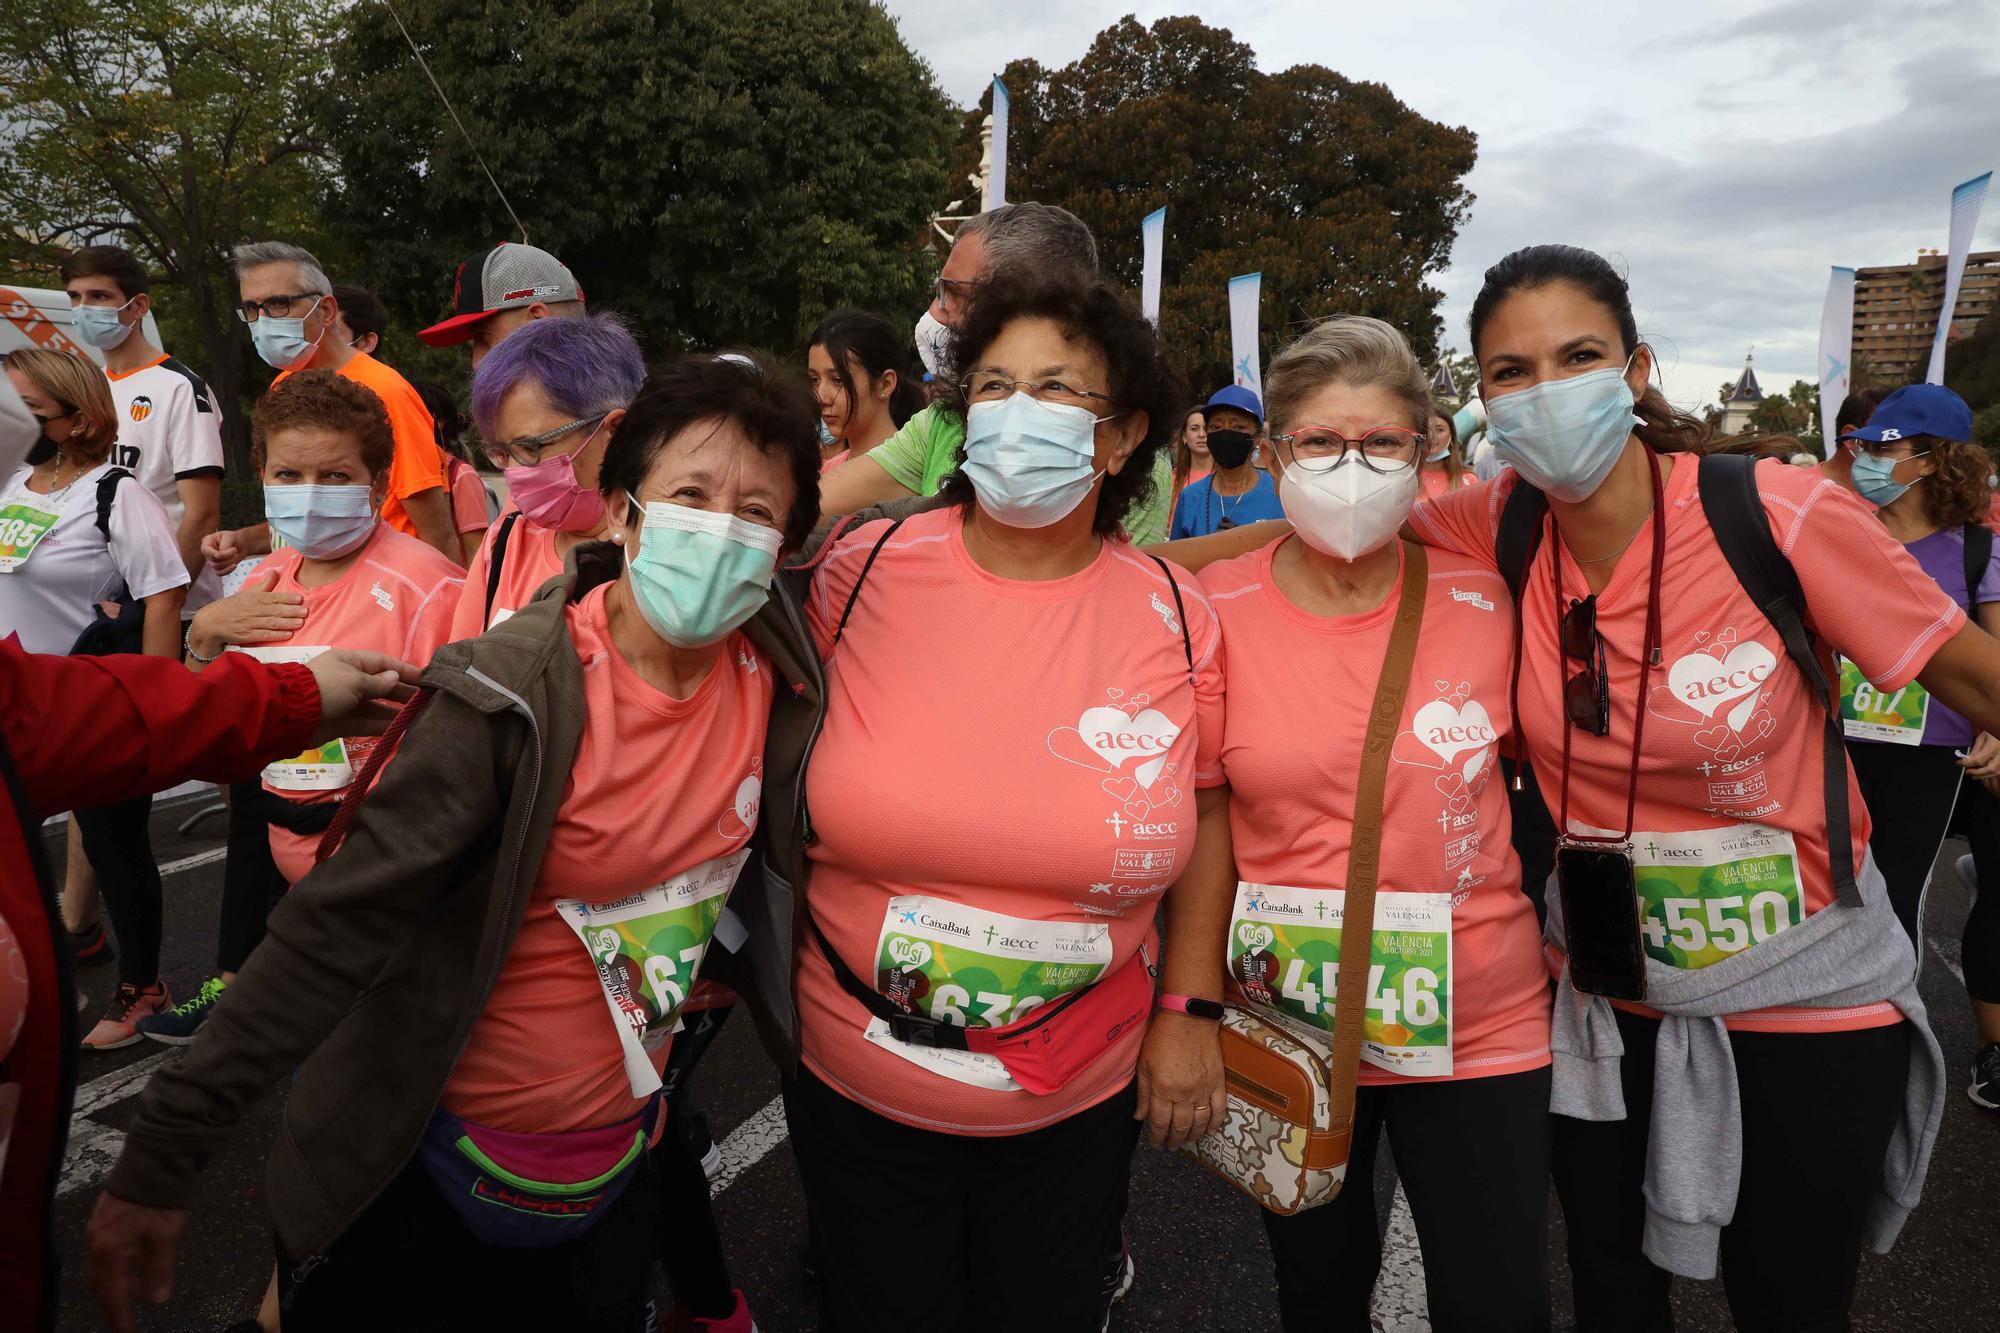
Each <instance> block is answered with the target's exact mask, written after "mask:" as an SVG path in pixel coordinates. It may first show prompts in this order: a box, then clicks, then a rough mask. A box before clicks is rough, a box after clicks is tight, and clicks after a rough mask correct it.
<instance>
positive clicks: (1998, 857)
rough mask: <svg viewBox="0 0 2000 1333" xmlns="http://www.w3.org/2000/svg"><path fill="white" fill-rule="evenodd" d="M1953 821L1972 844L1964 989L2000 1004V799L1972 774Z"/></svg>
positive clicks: (1961, 795) (1973, 996) (1988, 1002)
mask: <svg viewBox="0 0 2000 1333" xmlns="http://www.w3.org/2000/svg"><path fill="white" fill-rule="evenodd" d="M1958 814H1959V817H1958V818H1957V819H1956V820H1954V821H1953V822H1954V823H1955V824H1956V825H1957V826H1958V828H1959V830H1960V831H1961V832H1963V833H1964V834H1965V840H1966V841H1967V842H1969V843H1971V844H1972V861H1973V865H1974V867H1975V869H1974V872H1973V873H1974V875H1975V876H1976V877H1977V879H1978V881H1979V883H1978V884H1977V885H1976V886H1968V887H1972V888H1973V895H1972V911H1971V913H1969V914H1968V915H1967V916H1966V918H1965V936H1964V939H1963V941H1962V945H1963V952H1964V960H1965V991H1966V994H1968V995H1970V996H1971V997H1972V998H1973V999H1975V1000H1977V1001H1979V1002H1980V1003H1981V1004H2000V800H1996V799H1994V796H1993V793H1992V792H1990V791H1988V790H1986V788H1985V787H1983V786H1981V785H1980V784H1979V783H1977V782H1973V781H1970V780H1968V781H1967V782H1966V784H1965V786H1964V787H1963V788H1961V789H1960V790H1959V793H1958Z"/></svg>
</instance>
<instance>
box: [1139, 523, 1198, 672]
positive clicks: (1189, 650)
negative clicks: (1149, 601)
mask: <svg viewBox="0 0 2000 1333" xmlns="http://www.w3.org/2000/svg"><path fill="white" fill-rule="evenodd" d="M1146 558H1147V559H1149V560H1151V561H1152V562H1153V563H1154V564H1156V565H1158V566H1159V567H1160V573H1162V574H1164V575H1165V576H1166V579H1167V587H1169V588H1171V589H1172V590H1173V594H1174V615H1175V616H1176V617H1178V618H1179V620H1180V622H1181V650H1182V651H1183V652H1185V653H1186V654H1187V664H1188V679H1190V680H1192V679H1194V640H1193V639H1191V638H1189V637H1188V627H1187V603H1185V602H1183V601H1182V600H1181V585H1180V583H1179V581H1178V580H1176V579H1175V578H1174V571H1173V570H1172V569H1170V568H1169V567H1168V565H1167V562H1166V561H1164V560H1162V559H1160V557H1158V556H1156V555H1154V554H1153V553H1152V552H1151V551H1148V552H1146Z"/></svg>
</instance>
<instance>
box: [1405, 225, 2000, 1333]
mask: <svg viewBox="0 0 2000 1333" xmlns="http://www.w3.org/2000/svg"><path fill="white" fill-rule="evenodd" d="M1471 326H1472V327H1471V332H1472V341H1473V352H1474V355H1475V356H1476V357H1477V359H1478V362H1479V369H1480V380H1481V397H1482V398H1483V400H1484V402H1485V404H1486V408H1487V411H1488V413H1489V414H1490V418H1491V420H1490V422H1489V425H1488V432H1489V434H1490V436H1491V438H1492V439H1493V441H1494V444H1495V446H1496V448H1497V449H1498V450H1499V451H1500V453H1501V454H1502V455H1503V456H1504V457H1506V458H1507V460H1508V461H1509V462H1511V463H1512V464H1513V467H1514V473H1513V475H1512V476H1511V477H1503V478H1501V479H1500V480H1498V481H1495V482H1492V483H1487V484H1484V485H1481V486H1477V487H1474V488H1472V489H1469V490H1464V491H1458V492H1454V493H1452V494H1451V495H1449V496H1446V497H1444V498H1441V499H1437V500H1430V501H1425V502H1423V503H1421V504H1419V505H1418V506H1417V507H1416V510H1415V511H1414V513H1413V515H1412V520H1411V521H1412V524H1413V527H1414V529H1415V531H1416V532H1417V534H1418V535H1420V536H1421V537H1422V538H1423V539H1424V540H1425V541H1427V542H1429V543H1432V544H1434V545H1437V546H1440V547H1443V548H1444V549H1447V550H1452V551H1457V552H1460V553H1463V554H1465V555H1469V556H1474V557H1477V558H1480V559H1483V560H1486V561H1490V562H1492V563H1493V564H1494V565H1495V566H1496V567H1498V568H1499V569H1500V570H1501V572H1502V575H1503V577H1509V578H1510V579H1517V580H1519V587H1520V588H1521V593H1520V596H1519V599H1518V608H1519V624H1520V635H1519V647H1518V649H1517V652H1518V666H1517V669H1516V674H1517V680H1518V691H1519V698H1518V703H1517V707H1516V710H1515V725H1516V728H1517V731H1518V733H1519V735H1520V738H1521V744H1522V745H1523V746H1524V747H1525V752H1526V757H1527V758H1528V759H1529V760H1530V761H1531V762H1532V765H1533V768H1534V771H1535V774H1536V777H1537V778H1538V780H1539V783H1540V787H1541V790H1542V792H1543V794H1544V795H1545V797H1546V798H1547V800H1548V803H1549V807H1550V812H1551V814H1553V815H1554V817H1555V824H1556V828H1557V829H1558V830H1559V832H1560V834H1561V836H1560V839H1559V842H1558V847H1557V852H1556V857H1557V860H1556V873H1555V875H1554V876H1553V879H1552V890H1553V891H1551V892H1550V893H1549V894H1548V898H1549V902H1548V908H1549V921H1548V929H1547V938H1548V943H1549V952H1550V957H1551V960H1552V966H1554V967H1555V968H1556V969H1557V970H1558V975H1559V986H1558V990H1557V995H1556V1005H1555V1014H1554V1020H1553V1032H1552V1039H1551V1044H1552V1046H1553V1047H1554V1050H1555V1053H1556V1061H1555V1091H1554V1096H1553V1100H1552V1106H1553V1109H1554V1110H1555V1111H1556V1113H1557V1114H1556V1115H1555V1118H1554V1158H1553V1160H1554V1174H1555V1179H1556V1186H1557V1190H1558V1193H1559V1194H1560V1196H1561V1199H1562V1205H1563V1212H1564V1217H1565V1221H1566V1225H1567V1231H1568V1236H1569V1258H1570V1267H1571V1272H1572V1274H1573V1277H1574V1286H1575V1292H1576V1306H1577V1316H1578V1327H1579V1328H1580V1329H1584V1330H1592V1329H1667V1328H1671V1327H1672V1314H1671V1311H1670V1308H1669V1304H1668V1293H1669V1288H1670V1285H1671V1281H1672V1276H1671V1275H1672V1274H1674V1273H1683V1274H1686V1275H1688V1276H1692V1277H1707V1276H1711V1275H1712V1274H1713V1273H1714V1271H1715V1267H1716V1260H1717V1253H1718V1249H1719V1251H1720V1256H1721V1268H1722V1276H1723V1282H1724V1286H1725V1288H1726V1290H1727V1293H1728V1296H1729V1302H1730V1307H1731V1310H1732V1311H1733V1313H1734V1315H1735V1319H1736V1325H1737V1327H1738V1328H1741V1329H1745V1330H1762V1329H1792V1328H1834V1327H1844V1326H1845V1324H1846V1311H1847V1308H1848V1305H1849V1303H1850V1301H1851V1298H1852V1294H1853V1287H1854V1276H1855V1270H1856V1267H1857V1263H1858V1251H1859V1249H1860V1247H1861V1246H1862V1245H1863V1244H1864V1243H1866V1244H1868V1245H1870V1246H1871V1247H1873V1248H1876V1249H1878V1250H1880V1249H1886V1248H1887V1246H1888V1245H1889V1244H1890V1243H1891V1241H1893V1239H1894V1238H1895V1235H1896V1233H1897V1231H1898V1229H1899V1228H1900V1226H1901V1223H1902V1221H1903V1219H1904V1217H1905V1216H1906V1215H1907V1213H1908V1211H1909V1209H1910V1208H1911V1207H1912V1206H1913V1205H1914V1204H1915V1202H1916V1200H1917V1196H1918V1192H1919V1190H1920V1188H1921V1185H1922V1182H1923V1178H1924V1173H1925V1169H1926V1167H1927V1165H1928V1159H1929V1152H1930V1146H1931V1142H1932V1140H1933V1137H1934V1136H1935V1133H1936V1128H1937V1124H1938V1116H1939V1112H1940V1108H1941V1103H1940V1101H1939V1100H1938V1099H1939V1098H1940V1097H1941V1096H1942V1089H1943V1071H1942V1065H1941V1057H1940V1055H1939V1052H1938V1048H1937V1043H1936V1042H1935V1040H1934V1039H1933V1038H1932V1037H1931V1035H1930V1031H1929V1029H1928V1027H1927V1026H1926V1024H1925V1022H1924V1010H1923V1004H1922V1002H1921V1000H1920V999H1919V998H1918V996H1917V992H1916V986H1915V960H1914V956H1913V955H1912V953H1911V950H1910V942H1909V940H1908V938H1907V937H1906V936H1905V935H1904V933H1903V931H1902V929H1901V928H1900V927H1899V926H1898V925H1897V923H1896V918H1895V914H1894V912H1893V911H1892V910H1891V909H1890V904H1889V900H1888V894H1887V893H1886V891H1885V890H1884V887H1883V883H1882V876H1881V874H1880V872H1879V871H1878V870H1877V869H1876V867H1875V864H1874V862H1873V860H1872V859H1871V858H1870V857H1869V855H1868V834H1869V830H1870V821H1869V812H1868V810H1867V807H1866V806H1865V805H1863V803H1862V801H1861V795H1860V792H1859V790H1858V789H1857V788H1856V786H1855V783H1854V779H1853V775H1852V773H1851V771H1850V770H1849V769H1848V766H1847V764H1846V757H1845V750H1844V747H1843V746H1842V745H1841V743H1840V738H1839V730H1838V727H1837V726H1835V725H1834V724H1833V723H1832V722H1831V721H1830V720H1829V708H1830V706H1831V703H1832V701H1831V700H1830V698H1829V693H1830V690H1829V688H1828V687H1827V685H1826V681H1825V676H1824V663H1823V660H1822V659H1821V658H1820V657H1819V655H1818V650H1817V647H1816V645H1815V646H1808V644H1807V642H1806V633H1805V631H1804V630H1803V628H1802V627H1800V626H1797V625H1795V624H1794V623H1793V621H1794V616H1795V615H1796V616H1797V618H1798V619H1799V620H1801V621H1803V622H1804V623H1805V624H1810V625H1811V626H1812V628H1813V630H1814V631H1815V632H1816V633H1817V635H1818V636H1819V637H1820V639H1822V640H1823V641H1825V642H1826V643H1829V644H1830V645H1831V646H1832V648H1834V649H1835V650H1837V651H1839V652H1840V653H1841V654H1843V655H1844V656H1846V657H1848V658H1850V659H1851V660H1853V661H1854V662H1856V663H1857V664H1858V666H1859V669H1860V670H1861V671H1862V673H1863V674H1864V675H1866V676H1867V677H1868V679H1869V680H1870V681H1871V682H1872V683H1873V685H1874V686H1875V687H1876V688H1878V689H1884V690H1888V691H1891V692H1893V691H1895V690H1897V689H1900V688H1902V687H1903V686H1905V685H1907V684H1908V683H1909V682H1910V680H1911V679H1912V678H1917V679H1920V680H1921V681H1922V682H1923V684H1924V685H1925V687H1926V688H1927V689H1929V690H1931V691H1932V692H1933V693H1935V694H1936V695H1937V696H1938V697H1939V698H1940V699H1943V700H1945V701H1947V702H1948V703H1950V705H1951V706H1952V707H1954V708H1956V709H1958V710H1959V711H1960V712H1963V713H1965V714H1966V715H1967V716H1968V717H1970V718H1971V719H1972V720H1973V721H1974V723H1975V724H1976V725H1980V726H1986V727H1989V728H1990V727H1991V726H1992V725H1993V724H1994V723H1995V722H1996V721H2000V643H1996V642H1995V641H1994V640H1993V639H1991V638H1990V637H1988V636H1987V635H1986V634H1985V633H1984V632H1983V631H1981V630H1979V629H1978V628H1976V627H1974V626H1972V625H1970V624H1968V623H1967V620H1966V617H1965V613H1964V612H1963V611H1961V610H1960V609H1959V608H1958V607H1956V606H1954V605H1953V604H1952V602H1951V599H1950V598H1949V597H1947V596H1945V595H1944V593H1943V592H1942V591H1940V590H1939V588H1938V586H1937V584H1936V583H1935V582H1933V581H1932V580H1931V579H1930V578H1929V577H1928V576H1927V575H1925V573H1924V572H1923V570H1922V568H1921V567H1919V566H1918V564H1917V562H1916V561H1915V560H1913V559H1911V558H1910V556H1909V555H1908V554H1907V553H1906V552H1905V551H1904V550H1903V549H1902V547H1901V546H1900V545H1899V544H1898V543H1897V542H1896V541H1895V540H1894V539H1893V538H1891V537H1890V535H1889V534H1888V533H1887V532H1886V531H1885V530H1884V529H1883V527H1882V525H1881V523H1879V522H1878V521H1876V519H1875V518H1874V516H1873V515H1871V514H1870V513H1868V512H1867V510H1866V509H1864V508H1863V507H1862V506H1861V505H1859V504H1857V503H1856V502H1855V501H1854V499H1853V498H1852V497H1851V496H1849V495H1848V494H1847V493H1846V492H1844V491H1842V490H1840V489H1839V488H1838V487H1837V486H1835V485H1834V484H1832V483H1830V482H1827V481H1824V480H1823V479H1821V478H1819V477H1817V476H1816V475H1814V474H1813V473H1812V472H1809V471H1805V470H1802V469H1798V468H1793V467H1789V466H1787V465H1785V464H1783V463H1780V462H1775V461H1773V462H1764V463H1752V462H1750V461H1746V460H1739V459H1735V458H1725V457H1715V458H1706V459H1704V458H1701V457H1699V456H1698V449H1699V447H1700V445H1701V444H1702V443H1703V439H1704V432H1703V430H1702V429H1701V427H1700V426H1699V425H1698V424H1697V423H1695V422H1693V421H1691V420H1689V419H1688V418H1686V417H1685V416H1682V415H1681V414H1679V413H1677V412H1675V411H1674V410H1673V409H1672V408H1670V407H1669V406H1668V405H1667V403H1666V401H1665V400H1664V399H1663V398H1662V397H1661V396H1660V395H1659V393H1658V392H1657V391H1655V390H1653V389H1652V388H1651V387H1650V386H1649V385H1648V383H1647V381H1648V378H1649V376H1650V375H1651V373H1652V368H1653V357H1652V352H1651V350H1650V349H1649V348H1648V347H1646V346H1645V345H1644V344H1642V343H1641V342H1640V341H1639V338H1638V333H1637V330H1636V327H1635V324H1634V320H1633V316H1632V304H1631V298H1630V295H1629V294H1628V292H1627V289H1626V284H1625V282H1624V280H1623V279H1622V278H1620V277H1619V276H1618V275H1617V273H1616V272H1614V271H1613V269H1612V268H1611V266H1610V265H1609V264H1607V263H1606V262H1605V261H1604V260H1603V259H1601V258H1599V257H1598V256H1597V255H1594V254H1591V253H1590V252H1588V251H1584V250H1579V249H1575V248H1573V247H1569V246H1537V247H1534V248H1531V249H1527V250H1521V251H1517V252H1515V253H1514V254H1512V255H1509V256H1508V257H1507V258H1505V259H1503V260H1502V261H1501V262H1500V263H1498V264H1496V265H1495V266H1494V267H1493V268H1491V269H1489V270H1488V271H1487V273H1486V280H1485V285H1484V288H1483V289H1482V290H1481V292H1480V294H1479V296H1478V298H1477V300H1475V302H1474V303H1473V308H1472V319H1471ZM1753 468H1754V471H1753ZM1543 506H1545V508H1544V507H1543ZM1732 553H1733V555H1732ZM1753 557H1754V558H1753ZM1759 562H1761V563H1759ZM1787 563H1789V566H1790V569H1791V571H1792V573H1793V577H1795V578H1796V580H1797V583H1798V585H1799V586H1800V587H1801V589H1802V597H1801V598H1800V600H1801V601H1802V602H1803V607H1804V609H1803V611H1802V612H1795V610H1794V609H1793V607H1792V604H1791V600H1790V597H1789V595H1788V594H1783V593H1782V583H1781V577H1780V576H1781V575H1782V573H1783V566H1784V565H1785V564H1787ZM1739 570H1741V571H1742V573H1741V574H1739V572H1738V571H1739ZM1773 570H1776V571H1777V572H1776V573H1773V572H1771V571H1773ZM1746 580H1748V581H1751V582H1754V583H1757V584H1759V585H1766V584H1769V585H1775V586H1778V587H1780V589H1781V593H1776V594H1769V595H1760V596H1753V595H1752V593H1751V592H1750V591H1749V590H1748V589H1746V586H1745V581H1746ZM1766 592H1767V593H1768V589H1766ZM1773 617H1775V618H1776V620H1777V623H1775V624H1774V620H1773ZM1786 630H1790V632H1791V640H1792V644H1793V646H1792V647H1790V648H1788V644H1787V640H1786V637H1785V636H1784V632H1785V631H1786ZM1802 662H1803V663H1804V664H1805V665H1803V666H1802V665H1801V663H1802ZM1808 673H1810V676H1817V677H1818V680H1810V679H1809V674H1808Z"/></svg>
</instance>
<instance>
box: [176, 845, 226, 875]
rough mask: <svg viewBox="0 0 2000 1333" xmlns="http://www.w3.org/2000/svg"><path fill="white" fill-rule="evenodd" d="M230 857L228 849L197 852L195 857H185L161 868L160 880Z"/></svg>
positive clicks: (216, 848)
mask: <svg viewBox="0 0 2000 1333" xmlns="http://www.w3.org/2000/svg"><path fill="white" fill-rule="evenodd" d="M228 855H229V848H227V847H211V848H209V849H208V850H207V851H205V852H196V853H195V854H194V855H193V856H183V857H182V858H181V859H180V860H178V861H167V862H165V863H163V864H162V865H161V866H160V878H161V879H165V878H166V877H167V876H168V875H175V874H179V873H180V872H181V871H183V870H193V869H194V868H195V867H196V866H206V865H214V864H215V863H216V862H217V861H220V860H222V858H224V857H225V856H228Z"/></svg>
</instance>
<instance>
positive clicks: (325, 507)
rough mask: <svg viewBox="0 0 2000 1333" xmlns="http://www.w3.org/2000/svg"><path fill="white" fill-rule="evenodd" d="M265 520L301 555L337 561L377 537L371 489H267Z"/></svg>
mask: <svg viewBox="0 0 2000 1333" xmlns="http://www.w3.org/2000/svg"><path fill="white" fill-rule="evenodd" d="M258 322H259V323H262V321H261V320H260V321H258ZM264 518H265V519H266V521H268V522H269V523H270V525H271V530H272V531H274V532H276V533H277V534H278V536H279V537H280V538H281V539H283V541H284V543H285V545H287V546H292V547H296V548H298V552H299V554H300V555H302V556H305V557H306V558H307V559H309V560H337V559H339V558H340V557H341V556H343V555H346V554H348V553H349V552H350V551H353V550H354V549H355V548H356V547H358V546H360V545H361V543H363V542H365V541H367V540H368V538H369V537H370V536H372V535H373V534H374V531H375V496H374V494H373V493H372V491H371V489H370V488H369V487H367V486H309V485H297V486H268V485H267V486H266V487H264Z"/></svg>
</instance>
